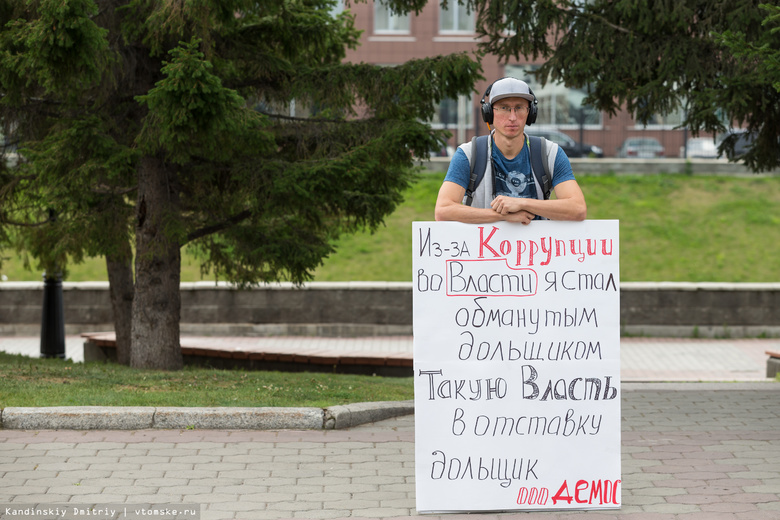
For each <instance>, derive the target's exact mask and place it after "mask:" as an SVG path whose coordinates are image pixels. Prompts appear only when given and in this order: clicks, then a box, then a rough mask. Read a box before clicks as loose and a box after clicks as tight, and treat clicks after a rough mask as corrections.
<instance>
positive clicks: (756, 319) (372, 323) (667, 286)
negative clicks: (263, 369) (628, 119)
mask: <svg viewBox="0 0 780 520" xmlns="http://www.w3.org/2000/svg"><path fill="white" fill-rule="evenodd" d="M620 300H621V305H620V307H621V310H620V320H621V324H622V330H623V333H624V334H628V335H645V336H669V337H690V336H701V337H757V336H770V337H777V336H780V311H779V310H780V283H778V284H721V283H636V282H634V283H630V282H624V283H622V284H621V287H620ZM42 301H43V283H32V282H30V283H25V282H3V283H0V334H6V335H25V334H30V335H37V334H38V333H39V332H40V320H41V307H42ZM63 301H64V306H65V308H64V314H65V323H66V333H68V334H78V333H81V332H95V331H103V330H112V329H113V326H112V316H111V305H110V302H109V296H108V284H107V283H95V282H89V283H67V282H66V283H63ZM182 332H183V333H187V334H198V335H210V334H213V335H217V334H219V335H225V334H227V335H256V336H267V335H315V336H330V337H334V336H376V335H410V334H411V333H412V284H411V283H405V282H399V283H394V282H365V283H362V282H346V283H312V284H307V285H306V286H304V287H302V288H295V287H293V286H292V285H290V284H278V285H273V286H267V287H264V288H260V289H252V290H238V289H234V288H231V287H229V286H228V285H225V284H219V285H215V284H214V283H211V282H200V283H185V284H182Z"/></svg>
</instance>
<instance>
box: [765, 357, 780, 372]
mask: <svg viewBox="0 0 780 520" xmlns="http://www.w3.org/2000/svg"><path fill="white" fill-rule="evenodd" d="M766 354H767V355H768V356H769V359H767V360H766V377H771V378H774V377H777V374H778V373H780V350H767V351H766Z"/></svg>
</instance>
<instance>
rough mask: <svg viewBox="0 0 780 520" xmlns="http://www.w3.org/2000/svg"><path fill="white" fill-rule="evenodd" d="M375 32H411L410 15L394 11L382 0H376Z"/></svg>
mask: <svg viewBox="0 0 780 520" xmlns="http://www.w3.org/2000/svg"><path fill="white" fill-rule="evenodd" d="M374 33H376V34H409V15H408V14H398V13H394V12H393V11H391V10H390V8H389V7H387V6H386V5H384V4H383V3H382V2H381V1H376V2H374Z"/></svg>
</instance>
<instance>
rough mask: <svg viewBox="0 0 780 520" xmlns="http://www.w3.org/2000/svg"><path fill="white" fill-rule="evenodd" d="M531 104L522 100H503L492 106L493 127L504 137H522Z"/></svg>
mask: <svg viewBox="0 0 780 520" xmlns="http://www.w3.org/2000/svg"><path fill="white" fill-rule="evenodd" d="M530 106H531V103H530V102H529V101H528V100H527V99H524V98H519V97H517V98H504V99H499V100H498V101H496V102H495V103H494V104H493V126H494V127H495V128H496V132H499V133H500V134H502V135H504V136H506V137H516V136H518V135H522V133H523V129H524V128H525V121H526V119H528V110H529V108H530Z"/></svg>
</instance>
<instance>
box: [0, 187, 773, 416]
mask: <svg viewBox="0 0 780 520" xmlns="http://www.w3.org/2000/svg"><path fill="white" fill-rule="evenodd" d="M442 179H443V174H426V175H423V176H422V177H421V179H420V181H419V182H418V183H416V185H415V186H414V187H413V188H412V189H410V190H409V191H408V193H407V194H406V198H405V202H404V203H403V204H402V205H401V206H400V207H399V208H398V209H397V211H396V212H395V213H393V214H392V215H391V216H389V217H388V218H387V220H386V225H385V226H384V227H382V228H381V229H379V230H378V231H377V232H376V233H373V234H371V233H358V234H356V235H352V236H347V237H344V238H343V239H342V240H341V241H340V242H339V243H338V244H337V249H338V250H337V252H336V253H335V254H334V255H333V256H332V257H330V258H328V259H326V260H325V262H324V264H323V265H322V266H321V267H320V268H319V269H318V270H317V271H316V272H315V280H316V281H351V280H354V281H361V280H362V281H410V280H411V272H412V265H411V263H412V258H411V256H412V255H411V247H412V237H411V223H412V222H414V221H425V220H433V205H434V202H435V200H436V193H437V191H438V188H439V185H440V184H441V181H442ZM578 180H579V182H580V185H581V186H582V189H583V191H584V192H585V197H586V200H587V202H588V218H591V219H618V220H620V251H621V258H620V267H621V279H622V280H623V281H688V282H702V281H710V282H777V281H780V268H779V267H778V263H777V261H776V259H777V258H780V177H758V176H756V177H740V178H728V177H715V176H712V177H709V176H708V177H704V176H695V177H692V176H686V175H666V174H660V175H625V176H623V175H607V176H580V177H579V179H578ZM5 256H6V260H5V262H4V266H3V270H2V271H1V273H2V274H3V275H5V276H6V277H7V278H8V279H9V280H28V281H40V280H41V274H40V272H36V271H35V270H28V269H25V268H24V266H23V262H22V261H21V259H19V258H18V257H17V256H15V255H13V254H11V253H9V252H6V253H5ZM183 264H184V265H183V269H182V280H183V281H197V280H200V279H201V276H200V271H199V268H198V265H197V264H196V263H195V261H194V260H193V259H192V257H191V256H190V255H187V254H186V252H185V255H184V260H183ZM67 280H68V281H89V280H106V274H105V264H104V262H103V260H102V259H88V260H87V261H86V262H84V263H83V264H80V265H73V266H70V275H69V277H68V278H67ZM0 377H1V378H2V380H3V385H2V387H1V388H0V407H5V406H73V405H96V406H97V405H100V406H315V407H326V406H333V405H337V404H344V403H350V402H369V401H395V400H406V399H412V398H413V383H412V378H382V377H368V376H351V375H338V374H315V373H280V372H259V371H258V372H248V371H241V370H213V369H205V368H189V367H188V368H185V369H184V370H183V371H181V372H159V371H147V370H137V369H131V368H128V367H123V366H119V365H115V364H105V363H87V364H73V363H71V362H68V361H62V360H55V359H31V358H24V357H21V356H10V355H7V354H2V353H0Z"/></svg>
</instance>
